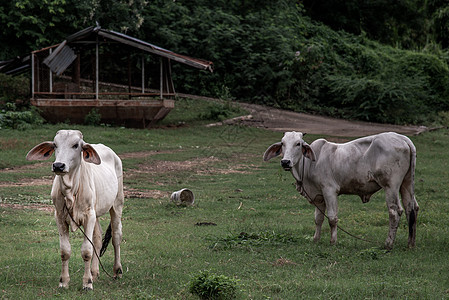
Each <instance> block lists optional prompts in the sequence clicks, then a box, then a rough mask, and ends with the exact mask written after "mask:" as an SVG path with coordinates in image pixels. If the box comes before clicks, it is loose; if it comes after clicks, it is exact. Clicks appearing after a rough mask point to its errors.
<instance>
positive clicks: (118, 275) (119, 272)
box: [114, 269, 123, 279]
mask: <svg viewBox="0 0 449 300" xmlns="http://www.w3.org/2000/svg"><path fill="white" fill-rule="evenodd" d="M122 275H123V271H122V269H118V270H117V271H116V272H115V274H114V279H120V278H122Z"/></svg>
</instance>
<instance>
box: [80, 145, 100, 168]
mask: <svg viewBox="0 0 449 300" xmlns="http://www.w3.org/2000/svg"><path fill="white" fill-rule="evenodd" d="M83 159H84V161H86V162H89V163H93V164H96V165H99V164H101V158H100V155H98V153H97V151H95V149H94V147H92V146H91V145H90V144H86V143H84V144H83Z"/></svg>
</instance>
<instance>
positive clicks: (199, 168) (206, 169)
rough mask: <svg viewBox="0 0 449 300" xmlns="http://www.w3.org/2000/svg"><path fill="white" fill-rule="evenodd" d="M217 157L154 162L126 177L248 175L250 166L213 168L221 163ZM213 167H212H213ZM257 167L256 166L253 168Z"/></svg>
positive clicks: (143, 165)
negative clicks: (185, 172)
mask: <svg viewBox="0 0 449 300" xmlns="http://www.w3.org/2000/svg"><path fill="white" fill-rule="evenodd" d="M219 161H220V159H218V158H217V157H214V156H211V157H205V158H195V159H191V160H185V161H166V160H163V161H154V162H151V163H145V164H141V165H140V166H139V168H138V169H133V170H132V171H131V170H130V171H128V172H127V174H125V177H131V176H133V174H141V173H147V174H149V175H154V174H163V173H176V172H182V171H192V174H203V175H209V174H247V173H249V172H248V171H246V170H245V169H246V168H248V167H251V166H250V165H242V164H233V165H232V166H230V167H228V168H219V167H213V165H214V163H216V162H219ZM211 166H212V167H211ZM252 167H255V166H252Z"/></svg>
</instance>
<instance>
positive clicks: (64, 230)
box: [55, 211, 71, 288]
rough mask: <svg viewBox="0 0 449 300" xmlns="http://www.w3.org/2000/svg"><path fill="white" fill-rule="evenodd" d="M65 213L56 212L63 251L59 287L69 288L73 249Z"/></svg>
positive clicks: (60, 246) (60, 244)
mask: <svg viewBox="0 0 449 300" xmlns="http://www.w3.org/2000/svg"><path fill="white" fill-rule="evenodd" d="M63 215H64V214H63V213H58V212H57V211H56V212H55V219H56V224H57V226H58V231H59V249H60V250H61V261H62V269H61V277H60V278H59V287H60V288H68V287H69V281H70V276H69V258H70V255H71V247H70V241H69V224H67V222H66V221H65V220H64V218H63Z"/></svg>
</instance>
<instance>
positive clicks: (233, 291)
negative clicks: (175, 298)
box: [189, 271, 238, 300]
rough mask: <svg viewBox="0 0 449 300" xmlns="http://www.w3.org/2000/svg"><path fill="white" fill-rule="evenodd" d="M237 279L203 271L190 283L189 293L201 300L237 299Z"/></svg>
mask: <svg viewBox="0 0 449 300" xmlns="http://www.w3.org/2000/svg"><path fill="white" fill-rule="evenodd" d="M237 282H238V280H237V279H234V278H229V277H227V276H224V275H217V274H213V273H210V272H209V271H201V272H200V274H199V275H198V276H196V277H194V278H192V280H191V281H190V285H189V291H190V292H191V293H192V294H195V295H197V296H198V297H199V298H200V299H213V300H218V299H235V298H236V296H237Z"/></svg>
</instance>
